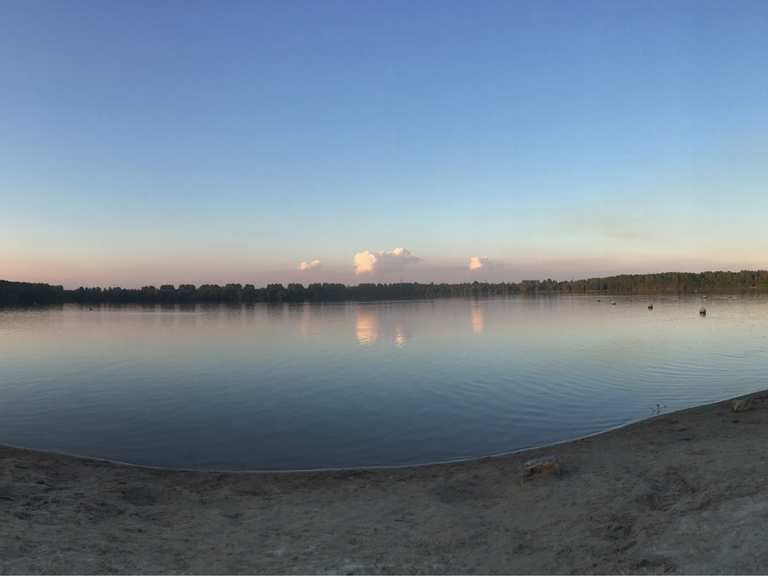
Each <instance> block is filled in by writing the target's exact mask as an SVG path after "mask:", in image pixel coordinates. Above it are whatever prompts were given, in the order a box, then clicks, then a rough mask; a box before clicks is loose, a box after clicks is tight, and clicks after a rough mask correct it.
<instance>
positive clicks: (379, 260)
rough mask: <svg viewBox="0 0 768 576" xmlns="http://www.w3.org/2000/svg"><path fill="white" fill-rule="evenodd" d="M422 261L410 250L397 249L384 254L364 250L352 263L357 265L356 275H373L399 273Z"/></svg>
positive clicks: (383, 252)
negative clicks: (377, 273)
mask: <svg viewBox="0 0 768 576" xmlns="http://www.w3.org/2000/svg"><path fill="white" fill-rule="evenodd" d="M420 260H421V258H418V257H416V256H414V255H413V254H411V251H410V250H406V249H405V248H395V249H394V250H384V251H382V252H371V251H370V250H364V251H362V252H358V253H357V254H355V256H354V258H353V260H352V261H353V262H354V264H355V274H372V273H375V272H398V271H401V270H402V269H403V268H405V267H406V266H407V265H408V264H415V263H416V262H419V261H420Z"/></svg>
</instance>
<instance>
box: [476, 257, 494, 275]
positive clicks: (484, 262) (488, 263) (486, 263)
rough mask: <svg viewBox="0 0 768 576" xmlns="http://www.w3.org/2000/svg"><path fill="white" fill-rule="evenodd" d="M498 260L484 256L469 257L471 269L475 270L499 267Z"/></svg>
mask: <svg viewBox="0 0 768 576" xmlns="http://www.w3.org/2000/svg"><path fill="white" fill-rule="evenodd" d="M497 267H498V265H497V264H496V262H494V261H492V260H491V259H490V258H486V257H484V256H470V257H469V270H470V271H471V272H475V271H477V270H492V269H494V268H497Z"/></svg>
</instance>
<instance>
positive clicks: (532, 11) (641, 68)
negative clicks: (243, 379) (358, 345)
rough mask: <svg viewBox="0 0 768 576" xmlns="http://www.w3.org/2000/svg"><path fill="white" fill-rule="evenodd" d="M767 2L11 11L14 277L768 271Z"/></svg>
mask: <svg viewBox="0 0 768 576" xmlns="http://www.w3.org/2000/svg"><path fill="white" fill-rule="evenodd" d="M766 30H768V3H767V2H763V1H755V2H747V1H728V2H726V1H723V2H709V1H706V0H697V1H685V0H677V1H675V2H669V1H666V0H665V1H660V2H655V1H643V2H630V1H622V0H619V1H614V0H611V1H605V2H590V1H586V0H585V1H579V2H572V1H561V2H549V1H546V0H535V1H531V2H522V1H511V0H504V1H499V2H491V1H483V0H480V1H478V2H467V1H464V0H462V1H454V0H435V1H427V0H421V1H413V0H409V1H402V2H401V1H397V0H388V1H386V2H381V1H366V0H355V1H347V2H334V1H317V0H312V1H308V2H301V1H298V0H288V1H285V0H280V1H275V2H257V1H248V2H240V1H235V0H229V1H211V2H197V1H191V0H185V1H179V2H176V1H173V0H166V1H163V2H149V1H148V2H142V1H138V0H137V1H133V2H117V1H109V0H103V1H101V0H100V1H96V0H92V1H89V2H82V1H78V0H68V1H67V2H39V1H37V0H18V1H17V0H3V2H0V278H4V279H12V280H24V281H42V282H51V283H55V284H63V285H65V286H67V287H75V286H79V285H102V286H107V285H121V286H125V287H134V286H142V285H146V284H154V285H160V284H164V283H173V284H178V283H187V282H189V283H194V284H201V283H207V282H217V283H225V282H242V283H254V284H256V285H262V284H265V283H267V282H283V283H287V282H303V283H308V282H317V281H339V282H346V283H353V284H354V283H358V282H368V281H399V280H405V281H450V282H458V281H468V280H474V279H476V280H481V281H482V280H489V281H500V280H508V281H516V280H521V279H533V278H547V277H552V278H556V279H571V278H582V277H588V276H599V275H609V274H615V273H625V272H638V273H640V272H655V271H677V270H679V271H700V270H709V269H727V270H740V269H746V268H750V269H752V268H767V267H768V105H767V104H766V103H767V102H768V66H766V61H768V34H766V33H765V31H766Z"/></svg>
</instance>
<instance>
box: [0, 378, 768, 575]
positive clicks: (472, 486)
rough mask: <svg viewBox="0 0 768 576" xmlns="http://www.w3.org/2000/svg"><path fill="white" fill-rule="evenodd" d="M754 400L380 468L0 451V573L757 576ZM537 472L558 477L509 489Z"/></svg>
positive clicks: (759, 447) (767, 428) (765, 468)
mask: <svg viewBox="0 0 768 576" xmlns="http://www.w3.org/2000/svg"><path fill="white" fill-rule="evenodd" d="M767 445H768V394H764V393H763V394H757V395H754V401H753V407H752V409H751V410H748V411H745V412H732V411H731V405H730V403H729V402H723V403H719V404H714V405H709V406H704V407H700V408H694V409H691V410H686V411H682V412H677V413H673V414H667V415H661V416H658V417H656V418H653V419H650V420H647V421H644V422H640V423H637V424H634V425H631V426H628V427H626V428H622V429H619V430H614V431H611V432H607V433H605V434H601V435H598V436H594V437H591V438H587V439H583V440H578V441H574V442H569V443H565V444H561V445H558V446H555V447H551V448H546V449H541V450H531V451H528V452H524V453H519V454H515V455H511V456H504V457H497V458H487V459H482V460H476V461H471V462H463V463H455V464H444V465H433V466H424V467H414V468H403V469H396V470H375V471H343V472H317V473H287V474H272V473H207V472H180V471H167V470H155V469H147V468H141V467H133V466H124V465H119V464H111V463H107V462H100V461H95V460H88V459H81V458H74V457H69V456H59V455H53V454H46V453H41V452H35V451H30V450H21V449H16V448H8V447H0V572H3V573H104V572H118V573H149V572H151V573H168V572H184V573H222V572H225V573H243V572H248V573H253V572H260V573H344V574H350V573H403V572H405V573H414V572H418V573H499V572H504V573H542V572H546V573H595V572H596V573H601V572H609V573H627V572H629V573H666V572H676V573H701V572H726V573H757V572H766V571H768V538H765V532H764V527H765V525H766V523H768V447H767ZM549 455H552V456H555V457H556V458H557V459H558V460H559V462H560V464H561V467H562V471H561V474H560V475H550V476H543V477H539V478H535V479H532V480H530V481H523V468H524V463H525V462H526V461H528V460H530V459H532V458H537V457H541V456H549Z"/></svg>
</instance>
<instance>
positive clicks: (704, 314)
mask: <svg viewBox="0 0 768 576" xmlns="http://www.w3.org/2000/svg"><path fill="white" fill-rule="evenodd" d="M706 315H707V309H706V308H704V307H703V306H702V307H701V308H699V316H706Z"/></svg>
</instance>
